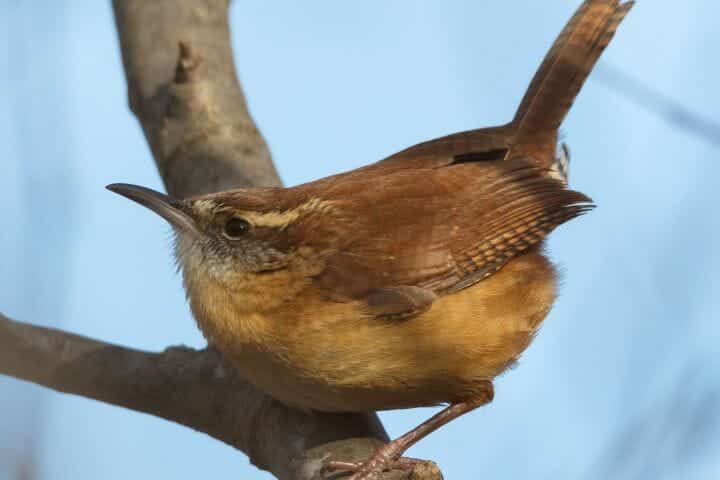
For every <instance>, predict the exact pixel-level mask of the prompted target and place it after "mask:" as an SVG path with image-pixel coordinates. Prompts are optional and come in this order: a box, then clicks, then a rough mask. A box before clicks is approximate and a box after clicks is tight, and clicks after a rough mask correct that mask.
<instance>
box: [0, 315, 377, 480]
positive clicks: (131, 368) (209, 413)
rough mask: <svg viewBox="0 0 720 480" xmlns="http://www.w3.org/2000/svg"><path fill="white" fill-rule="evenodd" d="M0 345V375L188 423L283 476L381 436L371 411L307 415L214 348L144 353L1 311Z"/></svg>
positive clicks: (361, 450) (309, 469) (355, 452)
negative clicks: (265, 390)
mask: <svg viewBox="0 0 720 480" xmlns="http://www.w3.org/2000/svg"><path fill="white" fill-rule="evenodd" d="M0 343H1V344H2V348H0V374H3V375H10V376H12V377H16V378H20V379H23V380H28V381H31V382H34V383H37V384H40V385H44V386H46V387H49V388H52V389H54V390H58V391H61V392H65V393H73V394H76V395H82V396H84V397H88V398H94V399H96V400H100V401H103V402H107V403H112V404H114V405H119V406H122V407H126V408H129V409H132V410H137V411H139V412H145V413H149V414H152V415H156V416H158V417H162V418H165V419H167V420H172V421H174V422H177V423H180V424H183V425H186V426H188V427H191V428H194V429H195V430H198V431H201V432H204V433H207V434H208V435H210V436H212V437H214V438H217V439H218V440H222V441H223V442H225V443H228V444H230V445H232V446H233V447H236V448H238V449H239V450H241V451H243V452H246V453H247V454H248V455H249V456H250V458H251V460H252V461H253V463H254V464H255V465H257V466H258V467H260V468H263V469H266V470H269V471H271V472H272V473H273V474H275V475H276V476H277V477H278V478H281V479H291V478H312V476H313V475H315V473H316V470H317V466H319V465H320V463H321V462H318V461H317V459H321V458H323V457H324V456H325V455H330V454H332V453H333V452H335V451H336V450H337V449H340V448H342V452H339V453H341V454H342V455H341V456H342V457H345V456H346V455H348V456H350V457H360V458H362V456H363V455H364V456H367V455H368V454H369V453H370V452H371V451H372V449H373V448H374V447H375V446H377V443H378V441H377V440H376V441H373V440H371V439H370V438H365V439H364V440H354V441H351V442H339V443H337V444H333V443H331V442H336V441H338V440H341V439H346V438H352V437H360V438H362V437H372V438H384V436H385V433H384V430H383V428H382V425H381V424H380V423H379V421H378V420H377V417H375V416H374V415H325V414H322V415H321V414H310V413H303V412H299V411H297V410H292V409H289V408H286V407H284V406H283V405H280V404H278V403H277V402H275V401H273V400H272V399H270V398H269V397H267V396H265V395H262V394H261V393H259V392H258V391H257V390H256V389H254V388H253V387H252V386H251V385H249V384H248V383H247V382H246V381H245V380H243V379H242V378H240V376H239V375H238V374H237V373H236V371H235V370H234V369H233V368H230V367H228V366H226V365H225V364H224V362H223V360H222V358H221V357H220V355H219V354H218V353H217V352H216V351H215V350H212V349H206V350H200V351H197V350H193V349H190V348H184V347H175V348H170V349H168V350H166V351H165V352H163V353H149V352H142V351H139V350H133V349H129V348H123V347H120V346H117V345H111V344H107V343H103V342H99V341H97V340H92V339H89V338H86V337H82V336H79V335H73V334H70V333H65V332H62V331H60V330H55V329H50V328H43V327H36V326H32V325H28V324H24V323H19V322H15V321H13V320H10V319H8V318H6V317H4V316H3V315H0ZM328 444H329V445H328ZM315 447H320V448H318V449H317V450H316V451H311V450H312V449H313V448H315ZM306 460H307V461H308V462H309V463H307V462H306ZM296 470H299V471H300V472H305V473H309V474H310V475H309V476H296V475H295V471H296Z"/></svg>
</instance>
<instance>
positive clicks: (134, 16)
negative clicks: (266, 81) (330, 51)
mask: <svg viewBox="0 0 720 480" xmlns="http://www.w3.org/2000/svg"><path fill="white" fill-rule="evenodd" d="M113 6H114V9H115V19H116V23H117V29H118V33H119V36H120V46H121V48H122V57H123V64H124V65H125V73H126V76H127V82H128V96H129V100H130V108H131V109H132V111H133V112H134V113H135V115H136V116H137V118H138V120H139V121H140V123H141V124H142V127H143V130H144V132H145V137H146V138H147V140H148V143H149V144H150V147H151V149H152V152H153V156H154V157H155V162H156V164H157V166H158V169H159V170H160V174H161V176H162V178H163V180H164V182H165V186H166V187H167V190H168V193H171V194H173V195H177V196H179V197H187V196H190V195H195V194H199V193H210V192H216V191H220V190H226V189H228V188H233V187H235V188H237V187H243V186H251V185H264V186H268V185H279V184H280V180H279V178H278V176H277V173H276V171H275V168H274V166H273V163H272V160H271V158H270V152H269V151H268V148H267V145H266V144H265V141H264V140H263V138H262V136H261V135H260V133H259V132H258V130H257V128H256V126H255V123H254V122H253V120H252V118H251V117H250V115H249V113H248V110H247V105H246V103H245V97H244V96H243V94H242V91H241V89H240V85H239V83H238V80H237V76H236V75H235V67H234V62H233V57H232V48H231V44H230V32H229V29H228V16H227V13H228V11H227V7H228V0H188V1H182V2H178V1H176V0H153V1H151V2H149V1H147V0H114V1H113ZM179 53H180V54H181V55H180V57H179V58H178V55H179Z"/></svg>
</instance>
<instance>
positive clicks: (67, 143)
mask: <svg viewBox="0 0 720 480" xmlns="http://www.w3.org/2000/svg"><path fill="white" fill-rule="evenodd" d="M579 3H580V2H579V0H573V1H569V0H556V1H552V2H547V1H546V2H538V1H530V0H525V1H520V0H514V1H507V2H490V1H471V0H466V1H461V0H394V1H392V2H388V1H384V0H365V1H362V2H337V1H329V0H323V1H319V0H318V1H313V2H293V1H267V0H236V1H235V2H234V6H233V10H232V17H231V21H232V30H233V41H234V46H235V53H236V60H237V64H238V69H239V72H240V77H241V80H242V83H243V86H244V88H245V92H246V94H247V97H248V99H249V103H250V107H251V110H252V113H253V114H254V116H255V119H256V120H257V122H258V124H259V126H260V128H261V130H262V131H263V133H264V135H265V137H266V138H267V139H268V141H269V144H270V146H271V149H272V151H273V154H274V158H275V161H276V163H277V166H278V168H279V170H280V172H281V175H282V177H283V179H284V181H285V182H286V183H287V184H288V185H293V184H297V183H300V182H304V181H308V180H311V179H314V178H317V177H321V176H325V175H328V174H331V173H335V172H339V171H343V170H347V169H351V168H354V167H358V166H360V165H364V164H366V163H369V162H372V161H375V160H378V159H380V158H382V157H384V156H386V155H388V154H390V153H393V152H395V151H397V150H400V149H402V148H404V147H406V146H409V145H412V144H414V143H416V142H418V141H422V140H426V139H429V138H433V137H437V136H439V135H444V134H447V133H452V132H456V131H460V130H466V129H470V128H477V127H480V126H487V125H492V124H497V123H501V122H504V121H506V120H508V119H509V118H511V116H512V114H513V113H514V109H515V107H516V106H517V104H518V102H519V100H520V97H521V96H522V94H523V92H524V89H525V87H526V86H527V84H528V82H529V80H530V78H531V76H532V74H533V72H534V70H535V68H536V67H537V66H538V64H539V62H540V60H541V59H542V56H543V55H544V54H545V51H546V49H547V48H548V47H549V45H550V44H551V42H552V40H553V39H554V37H555V35H556V34H557V33H558V32H559V31H560V29H561V28H562V26H563V25H564V23H565V21H566V20H567V19H568V18H569V16H570V15H571V13H572V11H573V10H574V9H575V7H576V6H577V5H578V4H579ZM638 3H639V4H638V5H637V6H636V8H635V9H634V11H633V12H632V13H631V14H630V16H629V17H628V19H627V21H626V22H625V23H624V24H623V26H622V27H621V29H620V31H619V33H618V35H617V37H616V39H615V41H614V42H613V44H612V45H611V46H610V48H609V49H608V51H607V52H606V54H605V56H604V57H603V60H602V61H601V64H600V66H599V68H598V69H597V70H596V72H595V74H594V75H593V76H592V77H591V78H590V80H589V81H588V83H587V85H586V87H585V88H584V90H583V92H582V93H581V95H580V97H579V99H578V101H577V102H576V104H575V106H574V108H573V110H572V111H571V113H570V116H569V117H568V120H567V121H566V123H565V125H564V129H563V131H564V135H565V139H566V140H567V141H568V143H569V144H570V146H571V148H572V152H573V163H572V167H571V184H572V186H573V187H574V188H576V189H579V190H581V191H583V192H586V193H588V194H589V195H590V196H592V197H593V198H594V199H595V201H596V202H597V204H598V208H597V209H596V210H595V211H593V212H592V213H591V214H589V215H588V216H585V217H583V218H581V219H579V220H576V221H573V222H571V223H569V224H568V225H566V226H563V227H561V228H560V229H559V230H558V231H557V232H556V233H555V234H553V237H552V240H551V242H550V251H551V253H552V255H553V257H554V258H555V259H556V260H557V261H558V262H559V263H560V264H561V265H562V267H563V271H564V286H563V289H562V296H561V298H560V300H559V301H558V303H557V305H556V308H555V309H554V310H553V312H552V313H551V315H550V316H549V318H548V320H547V321H546V323H545V326H544V328H543V331H542V332H541V334H540V335H539V337H538V339H537V340H536V341H535V343H534V344H533V345H532V346H531V347H530V349H529V350H528V351H527V353H526V355H525V356H524V357H523V359H522V361H521V363H520V365H519V367H518V368H516V369H515V370H513V371H511V372H509V373H508V374H506V375H504V376H503V377H502V378H500V379H498V381H497V384H496V385H497V387H496V390H497V394H496V401H495V402H494V403H493V404H492V405H490V406H489V407H487V408H483V409H481V410H478V411H476V412H474V413H472V414H470V415H468V416H466V417H464V418H462V419H460V420H458V421H455V422H453V423H452V424H450V425H449V426H447V427H445V428H444V429H442V430H441V431H439V432H437V433H435V434H433V435H431V436H430V437H429V438H427V439H426V440H423V441H422V442H421V443H420V444H418V445H417V446H416V447H415V448H413V449H412V450H411V451H410V452H409V454H410V455H412V456H416V457H424V458H432V459H434V460H436V461H438V462H439V463H440V465H441V467H442V468H443V470H444V472H445V475H446V478H448V479H475V478H493V479H519V478H536V479H550V478H553V479H558V478H560V479H564V478H567V479H606V478H613V479H654V480H658V479H679V478H682V479H687V480H694V479H697V480H700V479H710V478H720V365H719V361H718V358H720V355H719V354H720V346H719V345H720V341H719V340H720V280H718V274H719V273H720V250H719V249H718V245H719V244H720V216H719V215H718V209H717V204H718V187H719V186H720V183H719V181H718V177H719V176H720V162H719V161H718V156H719V153H720V133H718V130H717V128H716V129H715V130H714V131H713V130H712V128H711V127H708V128H705V130H704V132H705V133H704V135H699V134H698V133H697V129H696V130H695V132H693V131H690V130H687V129H685V128H684V127H683V125H686V123H687V122H685V117H684V116H683V114H682V112H678V111H677V110H674V109H673V108H670V107H668V106H667V105H664V104H661V103H658V99H656V98H647V95H646V96H643V97H638V95H637V94H636V95H635V96H634V97H633V98H632V99H631V98H630V97H627V96H626V95H624V94H623V93H621V92H619V91H618V84H617V83H616V81H615V77H614V76H613V72H614V71H621V72H624V73H625V74H627V75H630V76H631V77H632V78H635V79H637V80H638V81H640V82H642V83H644V84H645V85H648V86H650V87H651V88H652V89H654V90H656V91H657V92H660V93H661V94H663V95H665V96H667V97H668V98H671V99H675V100H676V101H677V102H679V104H681V105H682V106H683V107H684V108H687V109H689V110H691V111H693V112H696V113H697V114H699V115H701V116H703V117H704V118H706V119H708V120H709V121H711V122H712V121H714V122H715V123H720V90H719V89H718V85H719V84H720V66H718V65H719V64H718V61H717V55H718V51H720V29H718V15H720V6H718V4H717V2H714V1H711V0H690V1H687V2H679V1H677V0H674V1H671V0H640V1H639V2H638ZM0 32H1V33H2V35H3V36H4V37H5V41H3V40H2V39H0V44H2V48H0V72H1V73H0V162H1V163H0V166H1V167H2V168H0V204H2V205H3V208H2V211H1V212H2V214H1V215H0V311H3V312H4V313H6V314H7V315H9V316H11V317H13V318H16V319H19V320H24V321H29V322H33V323H38V324H44V325H54V326H59V327H62V328H65V329H67V330H70V331H74V332H78V333H81V334H84V335H88V336H92V337H97V338H100V339H103V340H107V341H111V342H115V343H119V344H123V345H129V346H132V347H136V348H143V349H150V350H160V349H163V348H164V347H166V346H168V345H172V344H179V343H184V344H188V345H191V346H194V347H201V346H202V345H203V344H204V342H203V340H202V337H201V335H200V333H199V332H198V330H197V328H196V327H195V325H194V322H193V320H192V318H191V316H190V314H189V312H188V309H187V306H186V304H185V301H184V296H183V292H182V288H181V284H180V279H179V278H178V276H177V275H176V274H175V273H174V266H173V261H172V258H171V252H170V248H169V247H170V241H169V239H170V236H169V227H168V226H167V225H166V224H165V223H163V222H162V221H160V220H159V219H158V218H157V217H156V216H154V215H151V214H149V213H148V212H147V211H144V210H143V209H140V208H137V206H135V205H131V204H130V203H129V202H127V201H126V200H123V199H121V198H120V197H118V196H116V195H113V194H111V193H109V192H107V191H105V190H104V188H103V187H104V186H105V185H106V184H108V183H112V182H130V183H138V184H142V185H148V186H150V187H154V188H161V184H160V180H159V177H158V174H157V172H156V170H155V167H154V165H153V162H152V159H151V156H150V153H149V150H148V148H147V146H146V144H145V141H144V138H143V136H142V133H141V130H140V128H139V126H138V125H137V123H136V121H135V120H134V118H133V117H132V116H131V115H130V112H129V111H128V109H127V102H126V97H125V92H126V90H125V83H124V77H123V74H122V70H121V63H120V55H119V51H118V46H117V41H116V34H115V30H114V24H113V22H112V12H111V8H110V4H109V2H108V1H105V2H97V1H80V0H75V1H70V0H53V1H49V0H46V1H35V2H31V1H19V0H5V1H3V2H0ZM622 88H624V89H627V88H629V87H628V84H627V82H624V83H622ZM638 98H640V100H638ZM650 100H651V101H652V102H651V103H652V104H653V105H654V106H655V107H656V110H655V111H651V110H648V108H647V107H646V105H647V103H648V102H649V101H650ZM432 411H433V410H432V409H416V410H409V411H397V412H390V413H383V414H382V415H381V416H382V418H383V420H384V422H385V425H386V428H387V429H388V431H389V432H390V434H391V435H393V436H396V435H398V434H400V433H402V432H404V431H405V430H407V429H409V428H411V427H413V426H414V425H415V424H417V423H418V422H420V421H421V420H423V419H424V418H426V417H427V416H429V415H430V414H431V413H432ZM28 452H30V453H32V452H34V455H35V457H34V458H35V460H34V462H31V463H34V464H35V465H36V474H37V478H39V479H59V480H63V479H67V480H70V479H72V480H82V479H97V478H103V479H125V478H174V479H176V480H183V479H195V478H204V477H201V476H205V475H206V476H207V477H208V478H243V479H247V480H255V479H267V478H269V475H267V474H264V473H262V472H259V471H257V470H255V469H254V467H252V466H250V465H249V464H248V461H247V459H246V458H245V457H244V456H243V455H242V454H240V453H238V452H236V451H234V450H233V449H231V448H230V447H228V446H225V445H224V444H221V443H219V442H217V441H215V440H212V439H210V438H208V437H207V436H205V435H202V434H198V433H196V432H194V431H191V430H189V429H186V428H184V427H180V426H177V425H175V424H172V423H169V422H166V421H164V420H160V419H157V418H154V417H150V416H147V415H143V414H139V413H135V412H131V411H128V410H124V409H121V408H117V407H112V406H108V405H104V404H101V403H98V402H95V401H91V400H86V399H82V398H77V397H72V396H67V395H60V394H58V393H54V392H48V391H46V390H44V389H41V388H39V387H35V386H33V385H29V384H25V383H21V382H19V381H16V380H14V379H7V378H0V479H5V478H8V479H11V478H16V477H14V476H13V475H14V474H13V469H14V468H15V467H14V466H13V465H14V463H15V462H16V460H17V458H18V457H22V456H23V455H30V453H28Z"/></svg>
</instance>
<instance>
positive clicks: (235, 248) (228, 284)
mask: <svg viewBox="0 0 720 480" xmlns="http://www.w3.org/2000/svg"><path fill="white" fill-rule="evenodd" d="M632 5H633V4H632V2H626V3H623V4H620V3H619V2H618V1H617V0H586V1H585V2H584V3H583V4H582V5H581V6H580V8H579V10H578V11H577V12H576V13H575V15H574V16H573V17H572V19H571V20H570V22H569V23H568V24H567V26H566V27H565V29H564V30H563V31H562V33H561V34H560V36H559V37H558V38H557V40H556V41H555V43H554V45H553V46H552V48H551V49H550V52H549V53H548V54H547V57H546V58H545V60H544V61H543V63H542V65H541V66H540V68H539V70H538V72H537V73H536V75H535V77H534V78H533V80H532V83H531V84H530V87H529V89H528V91H527V93H526V94H525V97H524V98H523V100H522V102H521V103H520V107H519V108H518V111H517V114H516V115H515V118H514V119H513V120H512V122H510V123H508V124H506V125H503V126H500V127H493V128H486V129H480V130H472V131H467V132H462V133H457V134H454V135H450V136H447V137H443V138H439V139H436V140H431V141H429V142H425V143H421V144H419V145H416V146H413V147H411V148H408V149H407V150H404V151H402V152H400V153H397V154H395V155H392V156H391V157H389V158H386V159H384V160H382V161H380V162H377V163H375V164H372V165H369V166H366V167H364V168H360V169H357V170H354V171H350V172H347V173H343V174H340V175H335V176H332V177H328V178H323V179H320V180H317V181H314V182H310V183H306V184H304V185H299V186H296V187H292V188H248V189H240V190H231V191H224V192H219V193H215V194H210V195H203V196H198V197H193V198H188V199H174V198H170V197H168V196H166V195H163V194H161V193H158V192H155V191H152V190H149V189H146V188H143V187H138V186H132V185H125V184H114V185H110V186H108V188H109V189H110V190H112V191H114V192H117V193H119V194H121V195H124V196H126V197H128V198H130V199H132V200H134V201H136V202H138V203H140V204H142V205H144V206H146V207H148V208H150V209H151V210H153V211H155V212H156V213H158V214H159V215H161V216H162V217H163V218H165V219H166V220H167V221H168V222H170V224H172V226H173V227H174V228H175V231H176V233H177V235H176V237H177V242H176V254H177V258H178V261H179V264H180V265H181V267H182V271H183V278H184V283H185V288H186V290H187V294H188V298H189V301H190V306H191V309H192V312H193V314H194V316H195V318H196V320H197V322H198V325H199V326H200V329H201V330H202V331H203V333H204V335H205V336H206V338H207V339H208V342H209V343H210V344H211V345H213V346H215V347H216V348H218V349H219V350H220V351H221V352H222V353H223V355H224V356H225V357H226V358H227V360H228V361H229V362H231V363H232V364H233V365H234V366H235V367H236V368H238V369H239V371H240V372H241V373H242V374H243V375H244V376H245V378H247V379H248V380H249V381H250V382H252V383H254V384H255V385H256V386H257V387H259V388H260V389H262V390H264V391H265V392H267V393H268V394H270V395H271V396H273V397H274V398H276V399H277V400H279V401H281V402H283V403H285V404H287V405H290V406H294V407H298V408H301V409H306V410H318V411H326V412H347V411H352V412H361V411H371V410H385V409H396V408H410V407H419V406H428V405H438V404H449V406H448V407H447V408H445V409H444V410H442V411H441V412H440V413H438V414H437V415H435V416H434V417H432V418H431V419H429V420H428V421H426V422H424V423H423V424H421V425H420V426H418V427H417V428H415V429H413V430H411V431H410V432H408V433H406V434H405V435H402V436H401V437H399V438H397V439H395V440H394V441H392V442H390V443H389V444H387V445H385V446H383V447H382V448H380V449H379V450H378V451H377V452H376V454H375V455H374V456H373V457H372V458H370V459H369V460H367V461H366V462H364V463H360V464H355V463H344V462H333V463H332V464H330V465H329V467H331V468H338V469H346V470H352V471H354V474H353V476H352V477H351V478H352V479H354V480H359V479H370V478H375V477H376V476H377V475H378V473H379V472H381V471H383V470H386V469H391V468H411V467H412V466H413V465H414V463H415V461H412V460H409V459H404V458H401V455H402V453H403V452H404V451H405V450H406V449H407V448H409V447H410V446H411V445H412V444H414V443H415V442H417V441H418V440H419V439H421V438H422V437H424V436H425V435H427V434H428V433H430V432H432V431H433V430H435V429H437V428H438V427H440V426H442V425H443V424H445V423H447V422H449V421H450V420H452V419H454V418H456V417H458V416H460V415H462V414H464V413H466V412H468V411H470V410H472V409H474V408H477V407H479V406H481V405H484V404H486V403H488V402H490V401H491V400H492V398H493V384H492V381H493V379H494V378H495V377H496V376H497V375H499V374H501V373H502V372H504V371H505V370H506V369H507V368H508V367H509V366H510V365H512V364H513V363H514V362H515V361H516V360H517V359H518V357H519V356H520V354H521V353H522V352H523V351H524V350H525V349H526V348H527V346H528V345H529V344H530V342H531V341H532V339H533V337H534V335H535V333H536V332H537V330H538V327H539V326H540V324H541V322H542V321H543V319H544V318H545V316H546V315H547V313H548V311H549V310H550V307H551V305H552V304H553V301H554V299H555V296H556V273H555V270H554V268H553V265H552V264H551V263H550V261H549V260H548V259H547V258H546V257H545V256H544V254H543V241H544V239H545V237H546V236H547V235H548V234H549V233H550V231H552V230H553V229H554V228H555V227H557V226H558V225H560V224H561V223H563V222H566V221H568V220H570V219H572V218H574V217H577V216H578V215H581V214H582V213H584V212H586V211H588V210H589V209H590V208H592V204H591V201H590V199H589V198H588V197H586V196H585V195H583V194H581V193H578V192H575V191H572V190H569V189H568V188H567V186H566V184H565V181H564V179H563V178H562V175H559V173H561V172H558V169H557V168H556V167H555V166H557V165H558V164H559V163H558V162H556V159H555V151H556V146H557V145H556V144H557V131H558V128H559V126H560V123H561V122H562V120H563V118H564V117H565V115H566V113H567V111H568V109H569V108H570V105H571V104H572V102H573V100H574V98H575V96H576V95H577V93H578V92H579V90H580V88H581V86H582V84H583V82H584V81H585V79H586V78H587V76H588V74H589V73H590V71H591V69H592V68H593V66H594V64H595V62H596V61H597V59H598V58H599V56H600V54H601V53H602V51H603V50H604V49H605V47H606V46H607V44H608V43H609V42H610V40H611V38H612V37H613V34H614V33H615V30H616V29H617V27H618V25H619V24H620V22H621V21H622V19H623V18H624V17H625V15H626V14H627V13H628V11H629V10H630V8H631V7H632ZM560 170H561V169H560Z"/></svg>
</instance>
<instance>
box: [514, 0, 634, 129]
mask: <svg viewBox="0 0 720 480" xmlns="http://www.w3.org/2000/svg"><path fill="white" fill-rule="evenodd" d="M633 4H634V2H633V1H628V2H625V3H622V4H621V3H619V1H618V0H586V1H585V2H583V4H582V5H581V6H580V8H578V10H577V11H576V12H575V15H573V17H572V18H571V19H570V21H569V22H568V23H567V25H566V26H565V28H564V29H563V31H562V32H561V33H560V35H559V36H558V37H557V39H556V40H555V43H554V44H553V46H552V47H551V48H550V51H549V52H548V53H547V55H546V56H545V59H544V60H543V62H542V64H540V68H539V69H538V70H537V72H536V73H535V77H533V79H532V82H530V86H529V87H528V89H527V92H526V93H525V96H524V97H523V99H522V102H520V106H519V107H518V110H517V113H516V114H515V118H514V119H513V121H512V123H511V125H512V126H513V127H514V129H515V135H516V139H517V140H521V139H522V138H523V137H526V136H536V135H537V134H538V133H542V132H548V133H549V132H551V131H556V130H557V129H558V128H559V127H560V124H561V123H562V121H563V119H565V115H567V113H568V110H570V106H571V105H572V104H573V101H574V100H575V97H576V96H577V94H578V92H579V91H580V88H581V87H582V85H583V83H584V82H585V79H586V78H587V76H588V75H589V74H590V71H592V69H593V67H594V66H595V63H596V62H597V61H598V59H599V58H600V55H601V54H602V52H603V50H605V47H607V45H608V43H610V40H612V37H613V35H615V31H616V30H617V28H618V26H619V25H620V22H622V20H623V18H625V15H627V13H628V12H629V11H630V9H631V8H632V7H633Z"/></svg>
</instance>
